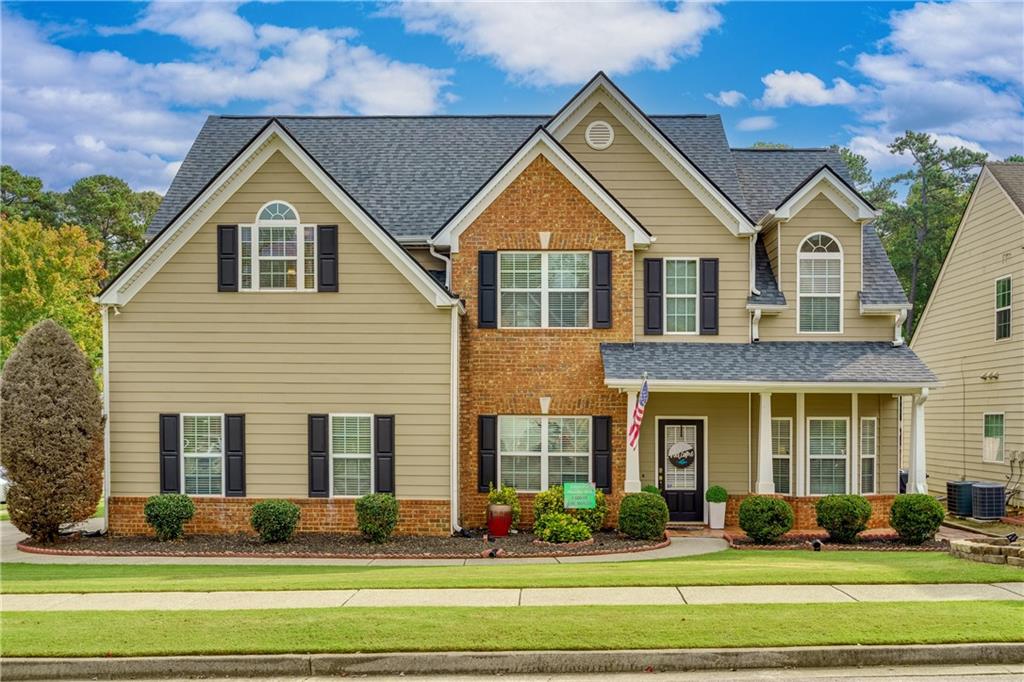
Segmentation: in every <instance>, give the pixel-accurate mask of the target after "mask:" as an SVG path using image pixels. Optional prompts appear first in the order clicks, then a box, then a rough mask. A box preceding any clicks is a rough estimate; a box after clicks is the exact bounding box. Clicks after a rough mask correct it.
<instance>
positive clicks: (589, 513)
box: [567, 488, 608, 532]
mask: <svg viewBox="0 0 1024 682" xmlns="http://www.w3.org/2000/svg"><path fill="white" fill-rule="evenodd" d="M567 511H568V513H569V514H571V515H572V516H575V517H576V518H577V519H579V520H580V521H582V522H583V523H585V524H587V528H589V529H590V531H591V532H595V531H599V530H601V529H602V528H604V520H605V517H607V516H608V500H607V499H606V498H605V496H604V491H603V490H601V489H600V488H598V489H597V490H595V491H594V508H593V509H569V510H567Z"/></svg>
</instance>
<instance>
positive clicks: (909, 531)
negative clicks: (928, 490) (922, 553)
mask: <svg viewBox="0 0 1024 682" xmlns="http://www.w3.org/2000/svg"><path fill="white" fill-rule="evenodd" d="M945 516H946V513H945V510H943V508H942V505H941V504H939V501H938V500H936V499H935V498H934V497H932V496H930V495H925V494H923V493H921V494H909V495H897V496H896V499H895V500H893V503H892V508H891V509H890V510H889V525H890V526H892V528H893V530H895V531H896V532H897V533H899V536H900V539H901V540H903V542H905V543H907V544H908V545H920V544H921V543H922V542H924V541H925V540H931V539H932V538H933V537H935V533H936V532H938V530H939V526H941V525H942V519H944V518H945Z"/></svg>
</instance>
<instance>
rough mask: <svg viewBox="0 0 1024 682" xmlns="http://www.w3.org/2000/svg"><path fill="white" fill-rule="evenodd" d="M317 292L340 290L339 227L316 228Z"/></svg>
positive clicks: (320, 226)
mask: <svg viewBox="0 0 1024 682" xmlns="http://www.w3.org/2000/svg"><path fill="white" fill-rule="evenodd" d="M316 290H317V291H337V290H338V226H337V225H317V226H316Z"/></svg>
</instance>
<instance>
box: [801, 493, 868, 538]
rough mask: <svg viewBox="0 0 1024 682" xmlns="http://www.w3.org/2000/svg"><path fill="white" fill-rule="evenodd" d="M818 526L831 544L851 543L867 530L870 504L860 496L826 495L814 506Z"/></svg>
mask: <svg viewBox="0 0 1024 682" xmlns="http://www.w3.org/2000/svg"><path fill="white" fill-rule="evenodd" d="M814 510H815V512H816V513H817V521H818V525H819V526H821V527H822V528H824V529H825V530H827V531H828V537H829V538H830V539H831V540H832V541H833V542H842V543H851V542H854V541H856V539H857V534H858V533H860V532H861V531H863V530H865V529H867V527H868V521H869V520H870V519H871V503H870V502H868V501H867V499H866V498H864V497H861V496H860V495H826V496H825V497H823V498H821V499H820V500H818V502H817V504H815V505H814Z"/></svg>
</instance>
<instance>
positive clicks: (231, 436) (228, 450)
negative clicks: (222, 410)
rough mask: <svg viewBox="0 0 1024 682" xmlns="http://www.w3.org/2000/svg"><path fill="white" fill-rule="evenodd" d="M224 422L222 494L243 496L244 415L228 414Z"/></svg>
mask: <svg viewBox="0 0 1024 682" xmlns="http://www.w3.org/2000/svg"><path fill="white" fill-rule="evenodd" d="M224 422H225V423H224V430H225V432H226V434H225V438H224V469H225V470H226V472H227V476H226V480H225V484H224V494H225V495H227V496H228V497H245V415H244V414H228V415H225V416H224Z"/></svg>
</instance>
